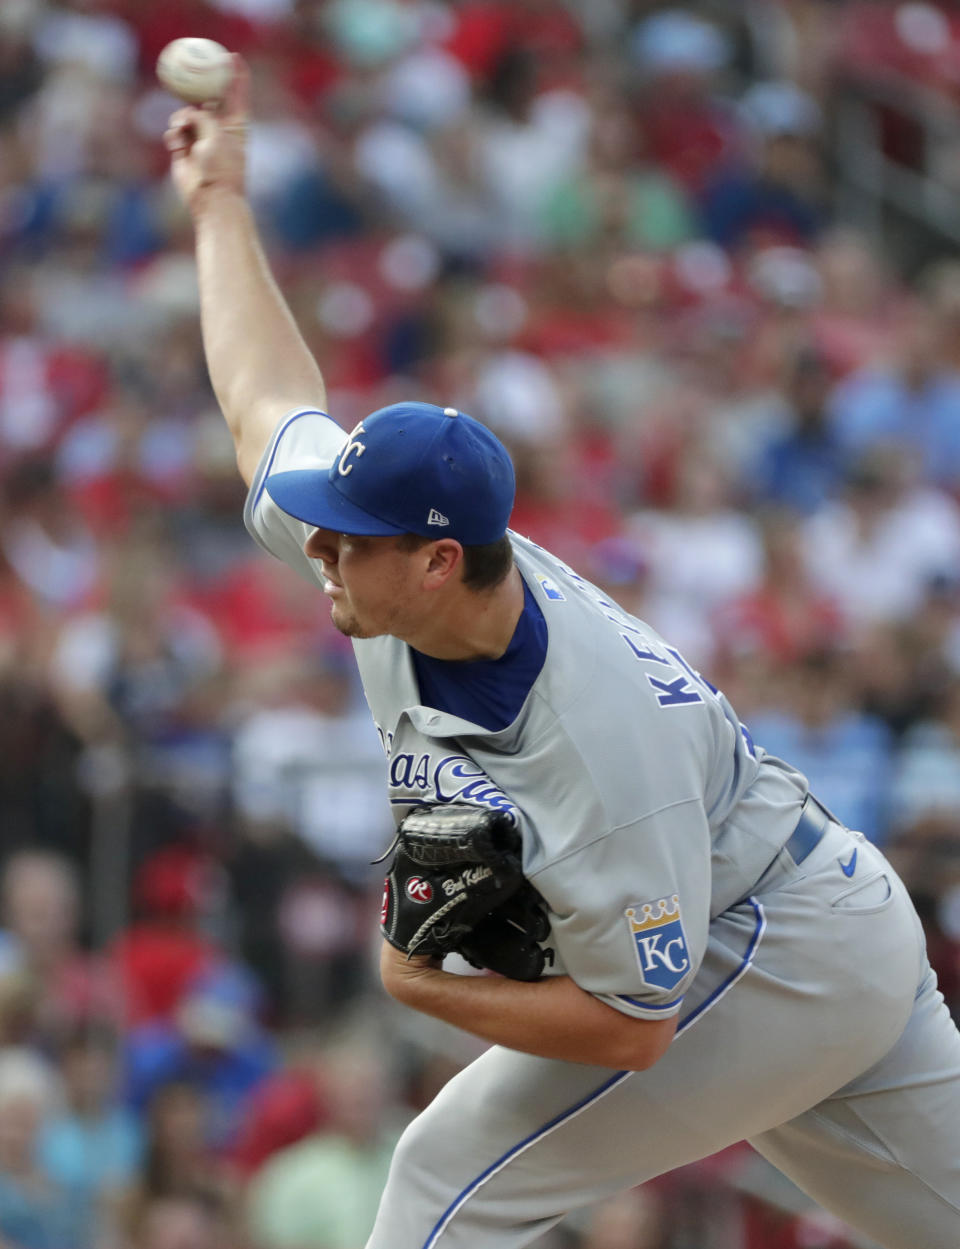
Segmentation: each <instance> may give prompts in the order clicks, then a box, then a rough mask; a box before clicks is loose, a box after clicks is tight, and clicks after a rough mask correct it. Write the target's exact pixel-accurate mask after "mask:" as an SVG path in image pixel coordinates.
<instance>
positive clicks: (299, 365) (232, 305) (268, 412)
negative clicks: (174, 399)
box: [194, 187, 326, 482]
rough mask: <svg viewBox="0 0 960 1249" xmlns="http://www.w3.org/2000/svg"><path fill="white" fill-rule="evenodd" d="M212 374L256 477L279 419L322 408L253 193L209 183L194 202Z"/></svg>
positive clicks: (247, 474)
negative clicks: (304, 408) (303, 407)
mask: <svg viewBox="0 0 960 1249" xmlns="http://www.w3.org/2000/svg"><path fill="white" fill-rule="evenodd" d="M194 222H195V226H196V251H197V269H198V273H199V279H200V316H201V325H202V331H203V343H204V350H205V353H206V358H207V366H208V368H209V371H210V380H211V382H212V385H213V389H214V393H215V394H216V397H217V402H218V403H219V404H220V407H221V410H222V411H223V415H224V417H225V418H226V422H227V425H228V426H229V428H230V432H231V433H232V434H233V438H234V442H235V444H236V447H237V460H238V463H239V466H240V471H241V473H242V474H243V476H244V478H245V479H246V480H247V481H248V482H249V480H250V479H251V477H252V476H253V473H254V471H255V470H256V467H257V464H258V463H259V461H260V457H261V455H262V454H263V450H264V448H265V447H266V445H267V443H268V442H269V440H270V437H271V435H272V433H273V430H274V428H275V426H276V423H277V421H278V420H279V419H280V417H281V416H282V415H283V414H284V412H286V411H289V409H290V408H292V407H295V406H297V405H298V404H315V405H317V406H318V407H323V406H324V403H325V399H326V394H325V389H324V384H323V376H322V374H321V372H320V369H319V367H318V365H317V363H316V361H315V360H314V358H313V356H312V354H311V353H310V350H309V348H308V347H307V345H306V343H305V342H304V340H303V336H302V334H301V333H300V330H299V329H298V327H297V324H296V322H295V321H294V319H293V315H292V313H291V312H290V309H289V308H288V306H287V303H286V301H285V300H284V298H283V296H282V295H281V293H280V290H279V288H278V286H277V283H276V281H275V279H274V277H273V274H272V273H271V271H270V267H269V264H268V263H267V259H266V256H265V255H264V252H263V248H262V246H261V244H260V240H259V237H258V234H257V229H256V225H255V223H254V220H253V214H252V212H251V210H250V207H249V205H248V203H247V202H246V200H245V199H244V198H243V197H242V196H241V195H239V194H237V193H236V192H235V191H232V190H229V189H225V188H219V187H209V188H205V189H204V191H203V192H202V193H201V197H200V199H199V202H198V203H197V204H196V206H195V208H194Z"/></svg>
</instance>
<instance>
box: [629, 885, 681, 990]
mask: <svg viewBox="0 0 960 1249" xmlns="http://www.w3.org/2000/svg"><path fill="white" fill-rule="evenodd" d="M624 915H625V916H626V920H627V923H628V924H629V925H630V935H631V937H632V938H633V943H634V946H635V948H636V951H637V959H638V961H639V963H640V974H641V975H642V976H643V980H644V983H645V984H648V985H650V987H651V988H655V989H666V990H670V989H675V988H676V987H677V985H678V984H679V983H680V981H681V980H682V979H683V977H684V976H685V975H686V974H687V972H688V971H689V970H690V954H689V951H688V950H687V938H686V934H685V933H684V931H683V921H682V920H681V918H680V897H679V895H678V894H673V895H672V896H671V897H668V898H656V899H655V900H654V901H653V902H637V903H636V904H635V905H634V906H628V907H627V909H626V911H624Z"/></svg>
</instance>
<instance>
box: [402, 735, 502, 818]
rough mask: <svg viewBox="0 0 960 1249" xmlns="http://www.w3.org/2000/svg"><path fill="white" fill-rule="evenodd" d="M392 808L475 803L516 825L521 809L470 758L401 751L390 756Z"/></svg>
mask: <svg viewBox="0 0 960 1249" xmlns="http://www.w3.org/2000/svg"><path fill="white" fill-rule="evenodd" d="M387 772H388V777H389V782H390V805H391V806H409V805H410V804H411V803H418V802H472V803H474V804H475V805H477V806H480V807H487V808H488V809H489V810H491V811H502V812H503V813H504V814H505V815H507V816H509V818H510V819H511V820H513V821H514V822H516V819H517V807H516V804H515V803H513V802H511V801H510V799H509V798H508V797H507V795H506V794H505V793H504V792H503V790H502V789H500V788H498V786H496V785H495V784H494V783H493V781H491V779H490V777H489V776H487V774H486V772H484V770H483V768H481V767H479V766H478V765H477V764H476V763H475V762H474V761H473V759H470V758H468V757H467V756H466V755H442V756H440V757H439V758H438V757H437V756H435V755H433V754H432V753H431V752H430V751H423V752H421V753H420V754H416V753H414V752H412V751H399V752H398V753H397V754H394V755H388V757H387Z"/></svg>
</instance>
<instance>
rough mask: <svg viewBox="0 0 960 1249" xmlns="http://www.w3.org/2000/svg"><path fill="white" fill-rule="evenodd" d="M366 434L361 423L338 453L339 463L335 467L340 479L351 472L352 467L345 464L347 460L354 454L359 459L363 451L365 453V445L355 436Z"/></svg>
mask: <svg viewBox="0 0 960 1249" xmlns="http://www.w3.org/2000/svg"><path fill="white" fill-rule="evenodd" d="M366 432H367V431H366V430H365V429H364V428H363V421H361V422H360V424H359V425H358V426H357V427H356V429H354V430H352V431H351V433H350V435H349V437H348V438H347V441H346V443H345V445H344V448H343V450H342V451H341V452H340V462H339V464H338V465H337V471H338V472H339V474H340V476H341V477H346V476H347V474H348V473H352V472H353V465H352V464H347V458H348V457H349V456H351V455H353V453H354V452H356V453H357V458H358V459H359V458H360V456H361V455H363V453H364V451H366V449H367V444H366V443H365V442H361V441H360V440H359V438H358V437H357V434H365V433H366ZM345 464H346V465H347V466H346V468H344V465H345Z"/></svg>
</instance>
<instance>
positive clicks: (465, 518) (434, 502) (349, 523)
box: [267, 403, 515, 546]
mask: <svg viewBox="0 0 960 1249" xmlns="http://www.w3.org/2000/svg"><path fill="white" fill-rule="evenodd" d="M514 491H515V482H514V476H513V464H512V463H511V461H510V456H509V455H508V454H507V449H506V447H504V445H503V443H502V442H500V440H499V439H498V438H497V437H496V436H495V435H494V434H492V433H491V432H490V430H489V429H487V427H486V426H485V425H481V424H480V422H479V421H475V420H474V419H473V417H472V416H467V415H466V413H464V412H458V411H457V409H456V408H439V407H436V406H435V405H434V404H432V403H392V404H390V406H389V407H386V408H380V409H379V411H377V412H374V413H373V414H372V415H370V416H366V417H364V419H363V420H362V421H361V422H360V424H359V425H358V426H357V427H356V429H354V430H353V432H352V433H351V434H350V435H349V437H348V438H347V441H346V442H345V443H344V445H343V447H342V448H341V451H340V454H339V455H338V456H337V458H336V459H335V460H334V462H333V463H332V464H331V465H330V467H329V469H326V468H301V469H293V470H291V471H290V472H286V473H275V474H274V475H273V476H271V477H268V478H267V493H268V494H269V495H270V497H271V499H273V501H274V503H276V504H277V506H278V507H280V508H282V509H283V510H284V511H285V512H288V513H289V514H290V515H291V516H295V517H296V518H297V520H302V521H306V523H307V524H308V525H316V526H317V527H318V528H320V529H333V530H335V531H336V532H337V533H351V534H365V535H367V536H370V537H388V536H390V535H392V534H401V533H417V534H420V535H421V536H422V537H424V538H443V537H449V538H456V540H457V541H458V542H462V543H463V545H464V546H485V545H486V544H487V543H489V542H496V541H497V540H498V539H499V538H502V537H503V535H504V533H506V529H507V523H508V521H509V519H510V513H511V511H512V510H513V496H514Z"/></svg>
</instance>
